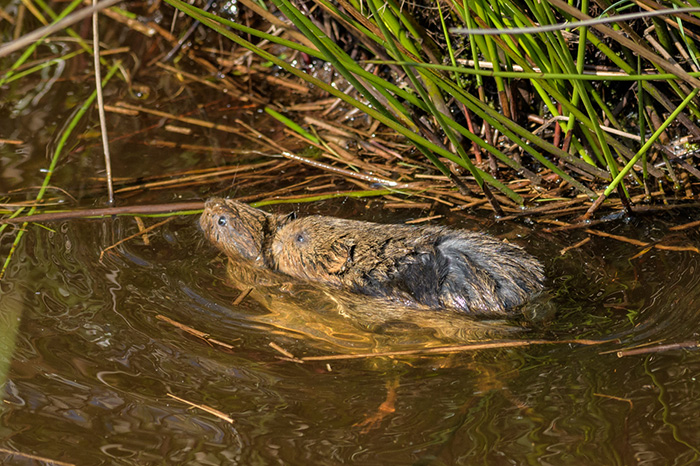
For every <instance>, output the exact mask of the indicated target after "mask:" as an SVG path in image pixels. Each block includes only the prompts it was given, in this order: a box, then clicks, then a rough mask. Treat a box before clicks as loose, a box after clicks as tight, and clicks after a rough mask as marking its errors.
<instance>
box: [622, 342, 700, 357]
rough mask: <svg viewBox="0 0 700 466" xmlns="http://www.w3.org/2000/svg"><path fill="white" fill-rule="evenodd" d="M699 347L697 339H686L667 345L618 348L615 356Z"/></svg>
mask: <svg viewBox="0 0 700 466" xmlns="http://www.w3.org/2000/svg"><path fill="white" fill-rule="evenodd" d="M695 348H700V343H698V342H697V341H686V342H683V343H670V344H668V345H659V346H650V347H646V348H635V349H629V350H620V351H618V352H617V357H618V358H622V357H624V356H635V355H638V354H650V353H663V352H664V351H674V350H678V349H695Z"/></svg>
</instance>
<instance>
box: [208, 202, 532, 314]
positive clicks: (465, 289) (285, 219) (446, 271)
mask: <svg viewBox="0 0 700 466" xmlns="http://www.w3.org/2000/svg"><path fill="white" fill-rule="evenodd" d="M200 224H201V226H202V229H203V230H204V232H205V234H206V235H207V237H208V238H209V240H210V241H211V242H212V243H214V244H215V245H216V246H217V247H218V248H219V249H220V250H222V251H223V252H224V253H225V254H226V255H227V256H229V257H231V258H233V259H241V258H242V259H247V260H250V261H253V262H255V263H257V264H258V265H260V266H264V267H266V268H269V269H271V270H275V271H279V272H283V273H285V274H287V275H290V276H293V277H296V278H301V279H306V280H310V281H316V282H322V283H326V284H329V285H332V286H335V287H342V288H346V289H349V290H351V291H354V292H357V293H363V294H366V295H370V296H379V297H386V298H389V299H391V300H397V301H400V302H402V303H405V304H407V305H409V306H410V305H422V306H427V307H431V308H436V309H440V308H450V309H457V310H461V311H465V312H468V313H470V314H480V315H504V314H505V313H506V311H507V310H508V309H510V308H513V307H515V306H518V305H520V304H522V303H524V302H525V301H526V300H527V299H528V298H529V297H530V296H531V295H532V294H533V293H535V292H537V291H539V290H541V289H542V282H543V279H544V277H543V273H542V266H541V265H540V263H539V262H538V261H537V260H536V259H534V258H533V257H532V256H530V255H529V254H527V253H526V252H525V251H524V250H523V249H522V248H520V247H518V246H515V245H511V244H507V243H504V242H502V241H499V240H497V239H494V238H492V237H490V236H487V235H483V234H480V233H474V232H470V231H466V230H453V229H449V228H445V227H439V226H428V227H418V226H409V225H383V224H377V223H370V222H361V221H355V220H344V219H338V218H332V217H322V216H309V217H303V218H299V219H297V218H296V217H295V216H294V215H286V216H282V215H274V214H269V213H266V212H263V211H261V210H259V209H255V208H253V207H250V206H248V205H246V204H243V203H240V202H237V201H233V200H228V199H226V200H225V199H220V198H212V199H210V200H208V201H207V202H206V208H205V211H204V213H203V214H202V217H201V219H200Z"/></svg>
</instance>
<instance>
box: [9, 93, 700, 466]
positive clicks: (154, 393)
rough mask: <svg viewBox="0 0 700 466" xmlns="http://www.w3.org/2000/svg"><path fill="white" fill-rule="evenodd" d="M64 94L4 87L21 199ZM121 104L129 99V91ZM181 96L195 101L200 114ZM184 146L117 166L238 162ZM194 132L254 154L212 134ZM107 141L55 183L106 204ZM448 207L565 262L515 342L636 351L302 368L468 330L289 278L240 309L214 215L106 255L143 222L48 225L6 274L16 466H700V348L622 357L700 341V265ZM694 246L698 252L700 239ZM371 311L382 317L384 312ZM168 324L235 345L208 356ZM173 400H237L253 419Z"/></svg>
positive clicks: (143, 153)
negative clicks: (101, 184)
mask: <svg viewBox="0 0 700 466" xmlns="http://www.w3.org/2000/svg"><path fill="white" fill-rule="evenodd" d="M52 86H53V88H52V89H50V92H49V93H48V94H46V93H45V94H42V95H43V97H42V95H39V92H38V91H37V92H36V94H35V95H34V97H35V100H36V101H35V102H30V101H29V100H27V99H25V100H21V99H19V98H18V97H17V95H18V94H17V93H18V92H19V90H18V89H15V88H12V89H10V91H11V92H10V91H8V92H5V91H7V90H8V89H4V90H3V97H2V101H0V103H1V108H0V110H2V111H3V113H4V114H5V115H7V118H6V119H5V120H4V121H3V122H2V124H1V125H0V128H1V129H2V132H1V133H0V137H2V138H15V139H22V140H24V141H25V143H24V144H21V145H18V146H15V145H9V144H4V145H2V144H0V167H1V168H0V192H2V193H3V195H4V194H6V193H8V192H9V191H11V190H13V189H18V188H24V189H27V188H30V187H32V186H36V185H38V184H40V183H41V180H42V178H43V174H42V172H41V169H42V168H45V167H46V166H47V164H48V162H47V160H46V154H47V153H49V154H50V153H51V150H52V149H53V148H54V147H55V144H56V141H57V139H58V133H59V130H60V129H61V128H63V127H64V125H65V123H66V121H67V120H68V118H70V115H71V113H70V111H67V110H66V109H65V108H63V103H64V100H65V95H73V94H74V93H77V95H83V94H85V90H84V84H81V83H75V84H70V83H67V82H62V81H59V82H58V83H53V84H52ZM81 89H82V91H81ZM22 92H27V91H26V89H24V90H22ZM80 92H82V94H80ZM120 92H121V94H120V95H119V96H118V97H120V98H128V96H126V93H125V92H124V91H120ZM154 92H155V93H156V94H157V92H158V91H157V90H156V91H154ZM168 92H169V91H168ZM202 92H204V91H202ZM13 95H14V97H13ZM165 95H166V91H163V95H161V96H160V98H162V99H165V97H164V96H165ZM202 95H203V96H205V95H206V94H202ZM152 98H154V99H158V98H159V96H158V95H155V96H152ZM191 98H192V100H193V101H197V98H202V96H197V95H194V96H192V97H191ZM169 105H171V107H170V108H171V109H172V110H175V109H177V108H178V107H180V106H183V105H185V104H184V103H183V102H169ZM229 117H230V119H231V120H233V117H234V116H233V115H229ZM90 118H91V120H90V121H91V123H90V125H87V126H83V127H81V129H80V131H81V132H82V133H84V134H87V133H88V132H89V130H91V129H92V127H93V126H92V125H94V122H95V121H96V120H94V115H92V116H91V117H90ZM256 118H257V117H254V116H250V117H249V119H248V120H247V121H248V122H253V121H255V120H256ZM153 124H154V120H153V119H149V118H146V117H139V118H133V117H127V116H118V115H111V116H110V131H112V132H113V134H114V135H115V136H119V135H123V134H125V133H130V132H133V131H136V130H139V129H142V128H147V127H152V125H153ZM165 136H167V137H169V138H171V139H172V138H176V139H178V138H180V137H179V136H172V135H171V134H170V135H163V134H162V133H156V134H153V133H148V132H147V133H145V134H142V135H139V136H138V137H136V138H134V137H131V138H125V139H122V140H117V141H115V142H113V145H112V149H113V151H114V153H115V154H117V157H118V160H119V162H118V164H115V167H116V172H117V173H116V175H117V176H126V175H131V174H133V173H134V170H136V167H138V169H139V170H140V173H141V174H143V175H147V174H149V173H159V172H163V171H167V170H176V169H184V168H188V167H191V166H194V165H196V164H204V165H205V166H213V165H215V164H222V163H226V164H235V163H236V161H237V159H236V158H234V157H228V158H227V157H223V156H221V155H218V156H212V155H211V154H208V153H197V152H188V151H178V150H163V149H158V148H154V147H152V146H147V145H145V144H144V142H146V141H148V140H151V139H157V138H158V137H163V138H164V137H165ZM216 138H221V139H218V140H217V139H216ZM182 140H183V141H184V140H186V141H189V142H194V143H201V144H208V143H211V142H212V141H214V140H217V141H218V142H217V143H219V144H221V145H222V146H227V147H235V146H236V145H237V144H240V141H238V140H237V139H235V138H233V137H232V136H230V135H225V136H222V135H220V134H215V133H212V132H208V131H203V130H195V132H194V133H193V135H192V136H190V137H189V138H182ZM92 144H94V140H90V143H86V142H85V141H82V142H81V141H77V140H75V139H74V140H73V145H72V146H71V151H69V152H67V154H66V156H65V159H64V160H63V161H62V163H61V165H60V166H59V169H58V170H57V172H56V174H55V177H54V179H53V183H54V184H55V185H56V186H59V187H62V188H63V189H66V190H68V191H69V192H70V193H71V195H73V196H75V197H76V198H78V200H79V205H81V206H84V207H87V206H101V205H102V201H103V200H104V199H103V197H101V196H103V195H102V194H101V193H100V192H99V191H96V190H93V187H94V186H96V185H97V182H96V181H94V180H92V179H91V177H92V176H94V175H95V172H96V171H97V170H99V168H98V169H96V168H95V167H101V166H102V162H101V158H100V155H99V153H98V151H97V150H96V149H95V146H94V145H92ZM86 146H87V147H88V148H87V150H85V147H86ZM276 183H277V184H278V185H284V184H285V183H289V184H292V183H293V180H283V179H280V180H278V181H276ZM226 189H227V190H226ZM222 190H224V191H223V192H224V193H227V192H229V193H235V194H239V195H240V194H246V193H241V192H238V191H236V189H235V188H231V186H228V188H227V187H226V186H219V187H218V190H217V191H216V193H221V192H222ZM210 191H212V189H211V188H209V187H201V188H197V187H194V188H186V189H185V190H182V191H179V192H178V193H172V192H169V191H162V192H156V193H148V194H146V195H138V194H137V195H135V196H134V197H126V196H123V197H122V198H121V203H122V205H124V204H128V203H130V202H132V203H138V202H170V201H179V200H192V199H202V198H204V197H206V196H207V195H210V194H212V193H211V192H210ZM34 192H35V191H34ZM32 194H33V192H32ZM15 196H16V195H15ZM58 196H59V197H63V196H62V195H60V194H59V195H58ZM29 198H31V195H30V196H29ZM297 207H299V208H300V210H301V211H302V212H313V213H322V214H325V215H338V216H343V217H346V218H356V219H365V220H375V221H384V222H389V221H395V222H399V221H404V220H408V219H412V218H416V217H421V216H423V215H426V214H427V212H422V211H412V210H405V209H402V210H397V211H389V210H383V209H381V208H380V207H381V205H380V204H378V203H377V201H376V200H345V199H336V200H333V201H326V202H322V203H316V204H314V205H312V206H283V207H282V206H277V207H270V209H278V210H279V211H289V210H290V209H292V208H297ZM443 213H446V214H447V217H445V218H443V219H441V220H438V222H442V223H445V224H451V225H454V226H460V227H465V228H474V229H485V230H486V231H488V232H489V233H492V234H495V235H498V236H502V237H503V236H506V237H509V238H510V239H511V240H513V241H516V242H518V243H519V244H521V245H523V246H525V247H526V248H527V249H528V251H529V252H531V253H532V254H534V255H536V256H537V257H539V258H540V259H541V260H542V262H543V263H544V264H545V266H546V270H547V275H548V277H549V280H548V289H549V295H547V297H546V300H545V301H546V303H544V304H546V305H545V306H543V307H544V308H545V311H544V314H545V315H544V316H542V317H539V318H537V319H536V320H535V322H533V323H532V325H531V330H530V331H526V332H520V333H514V334H512V333H508V334H507V336H508V338H513V339H524V338H549V339H552V340H563V339H573V338H588V339H606V340H608V339H610V340H611V339H616V338H617V339H620V343H609V344H606V345H601V346H593V347H585V346H578V345H571V344H560V345H550V346H532V347H523V348H513V349H499V350H483V351H479V352H476V353H460V354H456V355H452V356H444V355H434V356H422V357H402V358H395V359H388V358H380V359H376V360H348V361H331V362H330V363H328V364H326V363H325V362H311V363H304V364H299V363H294V362H289V361H285V360H282V359H280V353H279V352H277V351H276V350H274V349H273V348H272V347H270V343H275V344H277V345H279V346H281V347H283V348H285V349H287V350H288V351H290V352H292V353H293V354H294V355H295V356H299V357H301V356H309V355H326V354H341V353H351V352H358V351H378V350H385V349H406V348H415V347H422V346H436V345H439V344H446V343H449V342H451V341H453V337H454V335H453V336H450V335H449V332H448V335H447V336H446V335H445V334H442V335H440V334H437V335H436V334H435V333H434V332H432V331H426V330H425V329H421V328H420V327H417V326H416V325H413V324H410V325H401V324H400V323H399V324H396V323H395V322H394V323H393V324H391V323H390V324H386V325H385V324H384V323H382V322H376V321H374V322H371V320H372V319H370V318H369V317H367V318H366V319H364V320H363V321H362V322H357V321H353V320H352V319H351V318H348V317H345V316H342V315H334V312H336V310H337V308H335V307H334V304H333V297H332V295H331V296H329V295H328V294H318V293H317V292H315V291H314V290H309V289H307V288H304V287H303V286H301V287H300V286H299V285H289V284H285V283H284V281H282V282H281V283H276V282H266V283H265V286H261V287H260V288H259V289H257V290H256V291H254V292H253V293H251V295H250V296H249V297H248V298H246V299H244V300H243V301H242V302H241V303H240V304H238V305H234V304H233V302H234V300H235V299H236V297H237V296H238V295H239V291H238V290H237V289H235V288H232V287H230V286H228V285H227V284H226V281H227V278H226V277H227V270H226V268H227V266H226V263H225V261H223V260H222V259H221V257H220V256H219V255H218V254H217V252H216V251H215V249H214V248H213V247H212V246H211V245H209V244H207V243H206V242H205V241H204V240H203V238H202V235H201V234H200V232H199V231H198V229H197V226H196V220H197V219H196V217H194V216H191V217H182V218H178V219H176V220H174V221H172V222H170V223H168V224H166V225H165V226H163V227H161V228H159V229H157V230H156V231H155V232H153V233H152V234H151V235H150V244H148V245H146V244H144V242H143V240H142V239H140V238H139V239H135V240H132V241H129V242H126V243H124V244H122V245H120V246H118V247H117V248H116V249H115V250H114V251H113V253H109V254H106V255H105V256H104V259H103V261H102V262H100V261H99V260H98V259H99V256H100V252H101V250H102V249H104V248H106V247H107V246H109V245H111V244H114V243H115V242H116V241H118V240H120V239H123V238H125V237H127V236H129V235H131V234H133V233H135V232H137V227H136V226H135V224H134V222H133V220H132V219H130V218H121V217H120V218H114V219H103V220H71V221H65V222H57V223H50V224H47V225H46V226H47V227H48V228H43V227H41V226H38V225H32V224H30V225H29V226H28V228H27V232H26V234H25V236H24V238H23V240H22V242H21V244H20V245H19V247H18V249H17V251H16V252H15V255H14V257H13V259H12V262H11V265H10V268H9V270H8V273H7V276H6V277H5V278H4V279H3V280H2V282H0V293H1V295H0V312H1V315H0V319H1V325H2V331H0V335H2V336H1V337H0V349H1V354H0V357H1V358H2V359H1V360H0V370H1V371H2V373H1V374H0V375H1V376H2V387H3V390H2V396H3V404H2V407H1V408H0V448H1V449H2V450H1V451H0V458H2V461H3V462H4V463H5V464H36V462H33V461H34V460H31V459H28V458H27V457H26V456H19V455H12V454H9V453H8V451H16V452H19V453H21V454H24V455H37V456H40V457H43V458H49V459H53V460H58V461H64V462H68V463H72V464H77V465H101V464H105V465H163V464H168V465H170V464H173V465H175V464H177V465H179V464H186V465H219V464H222V465H228V464H240V465H265V464H323V465H326V464H329V465H332V464H362V465H387V464H397V465H405V464H416V465H449V464H465V465H471V464H488V465H502V464H503V465H507V464H512V465H523V464H533V465H535V464H537V465H562V464H567V465H591V464H605V465H630V464H643V465H666V464H678V465H682V464H698V463H699V462H700V416H698V412H700V352H699V351H697V350H683V349H675V350H668V351H664V352H659V353H651V354H642V355H636V356H626V357H622V358H620V357H618V356H617V355H616V353H615V351H616V350H618V349H623V348H627V347H634V346H638V345H647V344H650V345H657V344H662V343H665V344H668V343H685V342H690V341H692V342H696V341H699V340H700V335H698V329H699V328H700V279H699V277H700V274H698V266H699V265H700V263H699V262H700V256H699V255H698V254H696V253H692V252H673V251H662V250H657V249H652V250H650V251H648V252H647V253H646V254H643V255H641V256H640V257H637V258H634V256H635V255H637V254H638V253H639V252H640V251H641V250H642V248H640V247H638V246H632V245H629V244H625V243H621V242H618V241H614V240H611V239H607V238H600V237H592V239H591V241H590V242H588V243H586V244H584V245H583V246H581V247H579V248H577V249H574V250H571V251H570V252H568V253H567V254H566V255H564V256H562V255H560V250H561V249H562V248H564V247H567V246H571V245H573V244H575V243H577V242H578V241H580V240H582V239H584V238H585V237H586V234H585V233H583V232H580V231H576V232H568V233H564V232H560V233H546V232H544V231H543V227H542V226H539V225H536V224H531V223H528V222H527V221H525V220H523V221H517V222H509V223H507V224H505V225H498V224H494V223H493V222H491V221H489V220H488V219H487V218H486V217H484V216H479V215H478V214H477V215H476V216H471V217H470V216H463V215H460V214H450V213H449V212H443ZM470 215H471V214H470ZM698 218H700V213H699V212H697V211H690V212H683V213H681V214H676V215H675V216H670V215H655V216H646V217H643V218H640V219H635V220H633V221H631V222H624V221H618V222H614V223H612V224H610V225H606V226H603V227H600V229H603V230H605V231H607V232H610V233H614V234H617V235H625V236H629V237H632V238H635V239H639V240H643V241H647V242H651V241H656V240H660V239H662V238H664V237H666V236H667V235H668V234H669V230H668V228H669V227H670V226H672V225H674V224H677V223H681V222H684V221H691V220H696V219H698ZM675 238H676V239H677V240H678V243H679V244H685V245H687V244H692V245H698V243H699V242H700V241H699V240H700V238H699V235H698V232H697V230H690V231H686V232H683V233H678V234H676V235H675ZM13 239H14V234H13V233H12V230H6V231H5V232H4V233H3V236H2V238H0V256H1V257H2V259H3V260H4V258H5V257H6V256H7V254H8V251H9V249H10V245H11V243H12V241H13ZM239 279H240V276H239ZM372 306H374V304H373V305H372ZM372 306H369V307H368V306H364V307H361V311H362V312H363V313H365V315H369V316H370V317H371V312H372V311H373V309H372ZM379 311H381V309H377V312H379ZM367 313H369V314H367ZM158 315H162V316H166V317H168V318H170V319H173V320H176V321H178V322H181V323H183V324H186V325H189V326H192V327H194V328H196V329H197V330H200V331H202V332H206V333H207V334H209V335H210V336H211V337H212V338H216V339H218V340H221V341H224V342H227V343H230V344H231V345H233V349H232V350H222V349H220V348H217V347H215V346H212V345H209V344H207V343H206V342H204V341H202V340H200V339H197V338H194V337H192V336H190V335H187V334H185V333H184V332H182V331H181V330H179V329H177V328H175V327H173V326H171V325H169V324H167V323H166V322H164V321H163V320H160V319H158V318H157V316H158ZM447 319H448V320H449V325H448V326H447V327H448V328H454V327H455V326H461V323H460V321H459V319H456V318H452V319H451V318H450V317H449V316H447ZM360 320H362V319H360ZM394 320H396V319H394ZM464 325H465V326H466V325H468V324H466V323H465V324H464ZM499 331H500V330H499ZM438 333H439V332H438ZM471 336H473V335H471ZM488 337H489V336H486V338H488ZM474 338H484V336H483V335H482V336H478V337H474ZM394 384H395V385H396V387H397V388H396V393H395V400H394V411H393V412H390V413H388V414H387V415H386V416H384V418H382V419H379V420H378V421H377V422H376V423H375V424H373V425H371V426H370V427H371V428H370V429H368V424H366V423H365V424H363V422H364V421H366V420H367V419H372V416H374V415H375V414H377V413H378V412H379V407H380V405H382V403H383V402H384V401H385V399H386V397H387V393H388V389H387V387H388V386H392V385H394ZM168 394H173V395H176V396H178V397H180V398H182V399H185V400H188V401H190V402H192V403H197V404H201V405H207V406H209V407H211V408H214V409H216V410H219V411H221V412H222V413H224V414H226V415H227V416H230V417H231V418H232V419H233V423H229V422H227V421H225V420H222V419H220V418H218V417H216V416H214V415H213V414H210V413H207V412H204V411H202V410H200V409H192V408H190V407H189V406H188V405H186V404H184V403H182V402H180V401H177V400H175V399H173V398H170V397H169V396H168Z"/></svg>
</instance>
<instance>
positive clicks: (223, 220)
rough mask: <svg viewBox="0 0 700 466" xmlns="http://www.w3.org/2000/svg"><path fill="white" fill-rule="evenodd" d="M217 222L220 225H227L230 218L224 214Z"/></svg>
mask: <svg viewBox="0 0 700 466" xmlns="http://www.w3.org/2000/svg"><path fill="white" fill-rule="evenodd" d="M216 223H218V224H219V226H222V227H225V226H226V224H227V223H228V220H226V217H224V216H223V215H222V216H221V217H219V220H217V222H216Z"/></svg>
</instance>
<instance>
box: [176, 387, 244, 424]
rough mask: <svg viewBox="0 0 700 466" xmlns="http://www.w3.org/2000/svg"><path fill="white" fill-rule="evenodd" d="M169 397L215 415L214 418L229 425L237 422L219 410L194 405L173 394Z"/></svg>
mask: <svg viewBox="0 0 700 466" xmlns="http://www.w3.org/2000/svg"><path fill="white" fill-rule="evenodd" d="M168 396H169V397H170V398H174V399H176V400H177V401H179V402H181V403H185V404H186V405H190V406H191V407H193V408H199V409H201V410H202V411H205V412H207V413H209V414H213V415H214V416H216V417H218V418H219V419H223V420H224V421H226V422H228V423H229V424H233V423H234V422H235V421H234V420H233V418H231V417H230V416H227V415H226V414H224V413H222V412H221V411H219V410H218V409H214V408H212V407H211V406H207V405H200V404H197V403H192V402H191V401H187V400H185V399H183V398H180V397H179V396H175V395H173V394H172V393H168Z"/></svg>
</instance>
